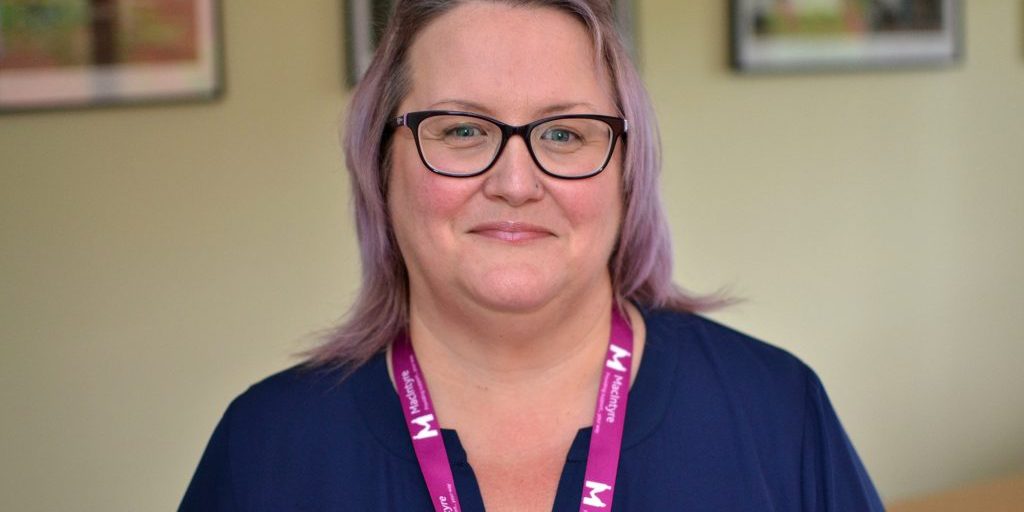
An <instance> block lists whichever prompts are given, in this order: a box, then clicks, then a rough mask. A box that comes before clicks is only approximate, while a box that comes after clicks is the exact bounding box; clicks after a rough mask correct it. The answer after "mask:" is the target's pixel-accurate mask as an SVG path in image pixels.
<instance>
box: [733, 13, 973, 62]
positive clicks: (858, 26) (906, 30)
mask: <svg viewBox="0 0 1024 512" xmlns="http://www.w3.org/2000/svg"><path fill="white" fill-rule="evenodd" d="M962 13H963V9H962V5H961V0H871V1H869V0H731V3H730V20H729V21H730V33H731V38H730V41H731V44H730V63H731V66H732V68H733V69H734V70H737V71H739V72H750V73H758V72H799V71H829V70H856V69H872V68H873V69H886V68H889V69H896V68H907V67H939V66H947V65H951V64H954V63H956V62H957V61H959V60H960V58H961V56H962V55H963V20H962V17H963V15H962Z"/></svg>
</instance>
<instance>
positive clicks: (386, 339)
mask: <svg viewBox="0 0 1024 512" xmlns="http://www.w3.org/2000/svg"><path fill="white" fill-rule="evenodd" d="M467 1H480V0H398V1H397V2H396V5H395V7H394V11H393V13H392V16H391V18H390V21H389V22H388V25H387V28H386V29H385V31H384V34H383V35H382V37H381V40H380V44H379V46H378V48H377V51H376V53H375V54H374V56H373V60H372V62H371V63H370V66H369V68H368V69H367V71H366V74H365V75H364V76H363V78H362V80H361V81H360V82H359V84H358V85H357V86H356V88H355V91H354V93H353V95H352V101H351V104H350V106H349V111H348V118H347V122H346V126H345V129H344V131H343V134H342V138H341V141H342V146H343V148H344V151H345V162H346V164H347V166H348V170H349V173H350V179H351V188H352V194H353V200H354V206H355V216H356V230H357V233H358V236H359V248H360V255H361V258H362V265H363V266H362V286H361V288H360V290H359V295H358V296H357V297H356V300H355V303H354V304H353V305H352V307H351V309H349V311H348V313H347V314H346V316H345V318H344V320H343V321H342V323H341V324H340V325H339V326H338V327H336V328H334V329H332V330H330V331H329V332H328V334H327V335H326V336H325V339H324V341H323V343H322V344H320V345H319V346H317V347H314V348H312V349H309V350H307V351H305V352H303V353H302V354H301V355H302V356H303V357H306V361H305V363H306V365H307V366H332V367H345V368H347V369H348V370H349V371H351V370H354V369H355V368H357V367H358V366H360V365H362V364H363V363H365V362H366V361H367V360H369V359H370V358H371V357H373V356H374V355H375V354H376V353H378V352H379V351H380V350H382V349H383V348H385V347H386V346H387V345H388V343H390V342H391V340H393V339H394V338H395V336H396V335H397V334H398V333H399V332H401V331H402V330H403V329H405V328H406V327H407V324H408V316H409V304H408V300H409V280H408V275H407V271H406V267H405V262H404V261H403V259H402V254H401V252H400V251H399V248H398V244H397V242H396V240H395V234H394V230H393V228H392V225H391V219H390V218H389V214H388V208H387V181H388V171H389V167H390V166H389V157H388V154H389V150H388V149H389V148H388V141H389V138H388V137H387V134H386V131H387V127H386V122H387V120H388V119H389V118H391V117H394V116H396V115H398V112H396V110H397V109H398V106H399V104H400V103H401V102H402V100H403V99H404V98H405V96H406V94H407V93H408V92H409V87H410V85H411V84H410V70H409V63H408V62H407V61H406V56H407V54H408V52H409V48H410V47H411V46H412V44H413V42H414V41H415V39H416V36H417V35H418V34H419V32H420V31H422V30H423V28H424V27H426V26H427V25H429V24H430V23H431V22H432V21H433V20H434V19H436V18H437V17H438V16H440V15H442V14H443V13H445V12H447V11H450V10H451V9H452V8H454V7H456V6H458V5H460V4H463V3H466V2H467ZM486 1H493V2H498V3H503V4H507V5H511V6H523V7H547V8H553V9H558V10H560V11H563V12H566V13H568V14H570V15H572V16H573V17H575V18H576V19H578V20H580V22H582V23H583V24H584V25H585V26H586V28H587V31H588V32H589V33H590V35H591V36H592V37H593V45H594V50H595V51H594V55H595V57H596V59H597V61H598V62H597V63H596V64H597V66H598V70H599V71H603V72H604V74H605V75H606V76H609V77H610V79H611V81H612V85H613V86H614V87H613V91H614V93H615V95H616V97H615V100H616V103H617V105H618V107H619V109H620V111H621V114H622V115H623V116H624V117H625V118H626V119H627V120H628V122H629V133H628V135H627V137H628V138H627V139H625V140H623V149H624V150H625V151H624V152H623V162H622V164H623V165H622V169H623V172H622V200H623V218H622V224H621V226H620V229H619V238H618V240H617V242H616V246H615V248H614V250H613V252H612V255H611V258H610V261H609V262H608V268H609V272H610V273H611V281H612V286H613V287H614V290H615V294H616V297H615V299H616V300H617V301H623V300H627V301H633V302H636V303H638V304H640V305H642V306H645V307H655V308H666V309H672V310H677V311H703V310H708V309H711V308H714V307H717V306H720V305H723V304H724V303H725V302H726V301H725V300H723V299H721V298H719V297H717V296H711V297H697V296H695V295H692V294H690V293H688V292H686V291H684V290H682V289H681V288H679V287H678V286H676V285H675V284H674V283H673V282H672V247H671V240H670V237H669V230H668V225H667V223H666V221H665V214H664V212H663V210H662V206H661V198H660V195H659V192H658V175H659V173H660V170H661V147H660V140H659V135H658V128H657V123H656V120H655V116H654V112H653V109H652V107H651V102H650V99H649V97H648V96H647V91H646V89H645V88H644V85H643V82H642V81H641V80H640V76H639V74H638V73H637V71H636V69H635V67H634V66H633V63H632V61H631V59H630V57H629V54H628V51H627V49H626V46H625V44H624V43H623V41H622V38H621V36H620V34H619V32H618V30H617V29H616V27H615V21H614V16H613V10H612V7H611V3H610V1H609V0H486Z"/></svg>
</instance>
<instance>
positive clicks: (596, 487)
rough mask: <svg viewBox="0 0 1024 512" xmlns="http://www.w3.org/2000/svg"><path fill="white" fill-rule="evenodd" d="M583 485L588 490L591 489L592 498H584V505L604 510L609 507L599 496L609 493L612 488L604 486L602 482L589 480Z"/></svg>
mask: <svg viewBox="0 0 1024 512" xmlns="http://www.w3.org/2000/svg"><path fill="white" fill-rule="evenodd" d="M583 485H585V486H586V487H587V489H590V496H587V497H586V498H583V504H584V505H588V506H591V507H600V508H604V507H606V506H607V505H606V504H605V502H603V501H601V498H599V497H598V496H597V495H598V494H600V493H602V492H605V491H607V490H608V489H611V488H612V486H610V485H608V484H602V483H601V482H591V481H590V480H587V483H585V484H583Z"/></svg>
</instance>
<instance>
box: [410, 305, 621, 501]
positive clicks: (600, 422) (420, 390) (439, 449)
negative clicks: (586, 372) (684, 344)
mask: <svg viewBox="0 0 1024 512" xmlns="http://www.w3.org/2000/svg"><path fill="white" fill-rule="evenodd" d="M632 358H633V331H632V329H630V327H629V324H628V323H627V322H626V320H625V318H623V317H622V313H620V312H619V309H618V308H617V307H614V306H613V307H612V332H611V336H610V339H609V340H608V356H607V358H606V359H605V364H604V368H603V369H602V372H601V387H600V389H599V390H598V393H597V408H596V410H595V412H594V428H593V433H592V434H591V437H590V453H589V455H588V457H587V469H586V473H585V474H584V475H585V476H584V480H583V494H582V498H581V503H580V512H589V511H594V510H602V511H607V510H611V508H612V496H613V495H614V494H615V476H616V474H617V473H618V468H619V452H620V450H621V449H622V425H623V423H624V422H625V419H626V402H627V400H628V399H629V377H630V371H631V368H632V364H631V363H632ZM391 361H392V367H393V368H392V371H393V372H394V378H395V384H396V385H397V387H398V397H399V399H400V400H401V401H402V412H403V413H404V414H405V421H406V423H407V424H408V426H409V435H410V437H412V447H413V449H414V450H415V451H416V459H417V460H419V463H420V470H421V471H422V472H423V479H424V480H426V482H427V491H428V492H429V493H430V500H431V502H432V503H433V504H434V510H435V511H436V512H459V511H460V510H461V507H460V505H459V495H458V493H457V492H456V491H455V478H454V477H452V468H451V466H450V465H449V464H448V453H447V451H445V448H444V440H443V439H441V429H440V427H439V424H438V421H437V417H436V415H435V414H434V408H433V406H432V405H431V401H430V392H428V391H427V383H426V381H425V380H424V379H423V374H422V372H420V365H419V363H418V362H417V360H416V354H415V353H414V352H413V350H412V344H411V343H410V342H409V336H408V335H407V334H401V335H399V336H398V338H397V339H396V340H395V343H394V346H393V347H392V352H391Z"/></svg>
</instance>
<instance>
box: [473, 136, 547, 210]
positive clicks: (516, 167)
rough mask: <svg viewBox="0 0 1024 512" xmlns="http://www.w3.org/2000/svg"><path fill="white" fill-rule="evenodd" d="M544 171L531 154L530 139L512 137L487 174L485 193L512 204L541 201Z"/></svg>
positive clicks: (485, 175)
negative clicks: (528, 140) (528, 146)
mask: <svg viewBox="0 0 1024 512" xmlns="http://www.w3.org/2000/svg"><path fill="white" fill-rule="evenodd" d="M542 175H543V173H542V172H541V170H540V169H539V168H537V164H536V162H534V161H533V158H532V157H531V156H530V151H529V150H528V149H527V147H526V141H524V140H523V138H522V137H512V138H510V139H509V141H508V143H506V144H505V148H504V149H503V150H502V152H501V154H500V155H498V160H497V161H496V162H494V167H492V168H491V170H489V171H487V173H486V174H484V177H485V182H484V187H483V191H484V195H486V196H487V197H491V198H495V199H500V200H503V201H505V202H507V203H508V204H510V205H512V206H520V205H523V204H526V203H529V202H531V201H537V200H539V199H540V198H541V197H543V196H544V184H543V183H542V181H541V180H542Z"/></svg>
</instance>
